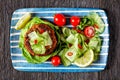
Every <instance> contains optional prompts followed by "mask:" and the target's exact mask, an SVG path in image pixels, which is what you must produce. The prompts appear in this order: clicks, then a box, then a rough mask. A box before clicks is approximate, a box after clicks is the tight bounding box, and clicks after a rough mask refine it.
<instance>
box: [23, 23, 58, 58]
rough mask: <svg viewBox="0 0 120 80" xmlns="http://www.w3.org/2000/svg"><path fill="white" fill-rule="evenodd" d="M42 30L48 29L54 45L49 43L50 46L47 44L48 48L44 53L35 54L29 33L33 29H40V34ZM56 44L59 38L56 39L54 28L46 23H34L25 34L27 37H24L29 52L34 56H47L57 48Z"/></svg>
mask: <svg viewBox="0 0 120 80" xmlns="http://www.w3.org/2000/svg"><path fill="white" fill-rule="evenodd" d="M41 30H44V31H48V34H49V35H50V38H51V40H52V45H48V46H45V48H46V52H45V53H44V54H35V53H34V51H33V50H32V48H31V45H30V43H29V40H30V39H29V37H28V34H29V33H31V32H33V31H38V32H39V33H40V34H41V32H40V31H41ZM56 45H57V39H56V36H55V32H54V30H53V29H51V28H50V26H48V25H46V24H43V23H41V24H35V25H33V26H32V27H31V28H30V29H29V30H28V31H27V33H26V35H25V39H24V46H25V48H26V49H27V50H28V52H29V53H30V54H31V55H32V56H35V55H37V56H46V55H48V54H51V53H52V52H53V51H54V50H55V48H56Z"/></svg>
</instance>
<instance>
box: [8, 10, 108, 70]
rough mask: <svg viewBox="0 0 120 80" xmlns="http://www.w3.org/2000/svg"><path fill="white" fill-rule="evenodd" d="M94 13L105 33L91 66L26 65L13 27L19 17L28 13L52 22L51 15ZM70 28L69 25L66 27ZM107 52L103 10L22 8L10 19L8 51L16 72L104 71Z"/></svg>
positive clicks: (48, 63)
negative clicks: (99, 17) (99, 49)
mask: <svg viewBox="0 0 120 80" xmlns="http://www.w3.org/2000/svg"><path fill="white" fill-rule="evenodd" d="M91 11H95V12H97V13H98V14H99V15H100V16H101V18H102V19H103V21H104V23H105V31H104V32H103V33H102V34H101V35H100V36H101V37H103V44H102V48H101V52H100V57H99V60H98V61H96V62H94V63H92V65H90V66H88V67H85V68H80V67H78V66H75V65H74V64H72V65H71V66H68V67H64V66H63V65H60V66H58V67H53V66H52V65H51V62H50V61H46V62H44V63H42V64H32V63H28V62H27V61H26V60H25V58H24V57H23V56H22V52H21V50H20V49H19V47H18V43H19V35H20V31H19V30H15V25H16V23H17V21H18V20H19V19H20V18H21V16H22V15H23V14H24V13H26V12H30V13H32V14H33V15H34V16H38V17H40V18H44V19H47V20H48V21H52V22H53V15H54V14H55V13H62V14H65V15H70V16H73V15H76V16H81V17H82V16H85V15H87V14H89V12H91ZM67 26H69V27H71V25H67ZM108 50H109V26H108V20H107V16H106V13H105V11H104V10H101V9H96V8H95V9H94V8H23V9H18V10H16V11H15V12H14V13H13V15H12V19H11V28H10V51H11V59H12V65H13V67H14V68H15V69H16V70H19V71H29V72H95V71H101V70H104V69H105V66H106V64H107V57H108Z"/></svg>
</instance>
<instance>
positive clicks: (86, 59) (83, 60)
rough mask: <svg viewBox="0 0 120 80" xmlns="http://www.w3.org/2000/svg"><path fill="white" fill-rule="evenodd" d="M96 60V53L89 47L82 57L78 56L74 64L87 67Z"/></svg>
mask: <svg viewBox="0 0 120 80" xmlns="http://www.w3.org/2000/svg"><path fill="white" fill-rule="evenodd" d="M93 60H94V53H93V50H92V49H89V50H88V51H87V52H86V53H85V54H84V55H83V56H82V57H80V58H77V59H76V60H75V61H74V64H76V65H77V66H79V67H86V66H89V65H90V64H91V63H92V62H93Z"/></svg>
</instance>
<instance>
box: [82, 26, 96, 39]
mask: <svg viewBox="0 0 120 80" xmlns="http://www.w3.org/2000/svg"><path fill="white" fill-rule="evenodd" d="M84 34H85V36H86V37H88V38H92V37H93V36H94V35H95V29H94V27H92V26H88V27H86V28H85V29H84Z"/></svg>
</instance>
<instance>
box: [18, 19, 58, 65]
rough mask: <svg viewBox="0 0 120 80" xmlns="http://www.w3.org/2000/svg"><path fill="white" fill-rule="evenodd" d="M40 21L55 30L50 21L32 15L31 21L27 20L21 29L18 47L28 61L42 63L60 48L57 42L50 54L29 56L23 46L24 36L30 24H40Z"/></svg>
mask: <svg viewBox="0 0 120 80" xmlns="http://www.w3.org/2000/svg"><path fill="white" fill-rule="evenodd" d="M40 23H44V24H47V25H49V26H50V27H51V28H52V29H54V31H55V32H56V28H54V25H53V24H52V23H50V22H46V21H43V20H41V19H40V18H38V17H34V18H33V19H32V20H31V21H29V22H28V23H27V24H26V26H25V27H24V28H23V29H22V30H21V34H20V38H19V48H21V50H22V54H23V56H24V57H25V58H26V60H27V61H28V62H30V63H42V62H45V61H46V60H48V59H49V58H50V57H52V56H54V55H56V54H57V53H58V52H59V50H58V49H60V48H59V47H58V46H59V43H57V49H56V50H55V51H54V52H53V53H52V54H50V55H47V56H31V55H30V53H29V52H28V51H27V49H26V48H25V47H24V36H25V34H26V32H27V31H28V30H29V29H30V28H31V27H32V25H34V24H40ZM58 36H59V34H58V33H57V37H58ZM58 39H59V38H58Z"/></svg>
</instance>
